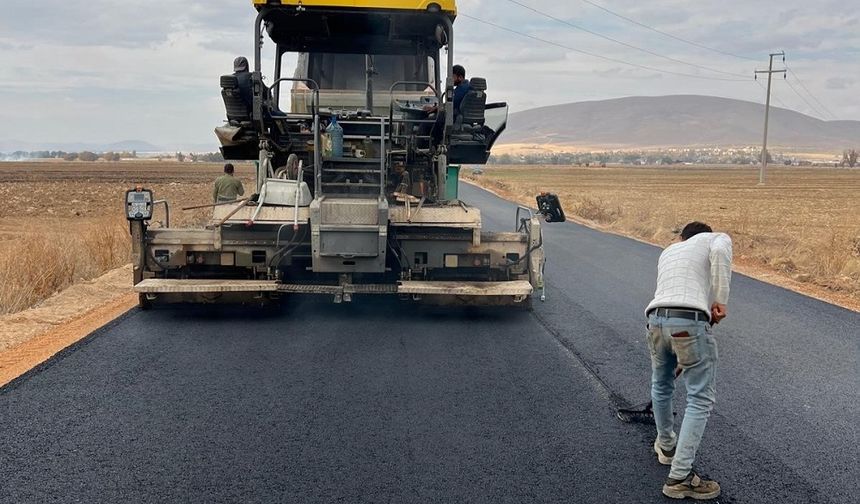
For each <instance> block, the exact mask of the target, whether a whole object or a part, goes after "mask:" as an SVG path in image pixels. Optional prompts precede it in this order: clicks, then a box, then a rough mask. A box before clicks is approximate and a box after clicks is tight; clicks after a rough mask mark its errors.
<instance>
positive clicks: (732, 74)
mask: <svg viewBox="0 0 860 504" xmlns="http://www.w3.org/2000/svg"><path fill="white" fill-rule="evenodd" d="M508 2H510V3H512V4H514V5H519V6H520V7H522V8H524V9H527V10H530V11H532V12H534V13H535V14H539V15H541V16H544V17H546V18H549V19H552V20H553V21H556V22H558V23H562V24H564V25H567V26H569V27H571V28H574V29H576V30H580V31H583V32H585V33H588V34H590V35H594V36H595V37H600V38H602V39H604V40H608V41H610V42H614V43H616V44H620V45H623V46H625V47H629V48H631V49H635V50H637V51H642V52H644V53H646V54H650V55H652V56H656V57H658V58H663V59H665V60H668V61H672V62H675V63H680V64H682V65H687V66H691V67H695V68H699V69H701V70H707V71H709V72H715V73H719V74H724V75H730V76H732V77H746V76H745V75H743V74H737V73H733V72H726V71H724V70H719V69H716V68H711V67H708V66H705V65H699V64H698V63H691V62H689V61H684V60H681V59H677V58H673V57H671V56H666V55H664V54H660V53H658V52H655V51H652V50H650V49H646V48H644V47H639V46H636V45H633V44H629V43H627V42H624V41H623V40H618V39H616V38H612V37H610V36H608V35H604V34H602V33H599V32H596V31H594V30H589V29H588V28H585V27H583V26H579V25H578V24H575V23H571V22H570V21H567V20H565V19H561V18H559V17H556V16H553V15H552V14H548V13H546V12H543V11H540V10H538V9H535V8H534V7H531V6H529V5H526V4H524V3H521V2H518V1H517V0H508Z"/></svg>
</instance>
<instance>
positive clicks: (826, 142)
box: [499, 95, 860, 152]
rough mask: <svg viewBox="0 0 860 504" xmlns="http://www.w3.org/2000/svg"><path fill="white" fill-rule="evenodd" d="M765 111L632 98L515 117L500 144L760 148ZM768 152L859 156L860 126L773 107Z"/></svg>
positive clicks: (727, 102) (731, 103)
mask: <svg viewBox="0 0 860 504" xmlns="http://www.w3.org/2000/svg"><path fill="white" fill-rule="evenodd" d="M763 125H764V105H763V104H760V103H753V102H748V101H742V100H733V99H729V98H719V97H715V96H698V95H673V96H655V97H639V96H634V97H627V98H617V99H612V100H601V101H588V102H578V103H569V104H564V105H554V106H549V107H541V108H535V109H531V110H525V111H522V112H516V113H513V114H511V116H510V118H509V120H508V128H507V130H506V131H505V133H504V134H503V135H502V137H501V138H500V139H499V144H501V145H503V144H537V145H547V146H556V147H558V146H571V147H581V148H587V149H589V150H610V149H643V148H645V149H647V148H657V147H741V146H751V145H761V141H762V134H763ZM769 146H772V147H774V148H782V149H790V150H793V151H809V152H816V151H827V152H830V151H834V150H836V151H838V152H841V151H842V149H845V148H849V147H853V148H860V121H822V120H820V119H816V118H814V117H810V116H808V115H804V114H801V113H800V112H795V111H793V110H788V109H784V108H778V107H773V106H772V107H771V111H770V127H769Z"/></svg>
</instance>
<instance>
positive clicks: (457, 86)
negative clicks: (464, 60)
mask: <svg viewBox="0 0 860 504" xmlns="http://www.w3.org/2000/svg"><path fill="white" fill-rule="evenodd" d="M452 77H453V81H454V99H453V100H452V102H453V103H454V118H455V119H456V118H457V116H458V115H460V105H462V104H463V99H464V98H466V95H467V94H469V91H471V89H472V86H471V84H469V79H467V78H466V69H465V68H463V66H462V65H454V68H453V71H452ZM424 111H425V112H427V115H428V116H432V115H433V114H436V124H434V125H433V130H432V132H431V134H430V136H431V137H432V138H433V143H436V144H438V143H439V142H441V141H442V131H443V130H444V129H445V109H441V110H440V109H439V106H438V105H428V106H426V107H424Z"/></svg>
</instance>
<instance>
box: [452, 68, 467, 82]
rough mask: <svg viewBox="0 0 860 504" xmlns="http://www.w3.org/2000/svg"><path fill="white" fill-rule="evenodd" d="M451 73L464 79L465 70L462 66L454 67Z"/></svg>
mask: <svg viewBox="0 0 860 504" xmlns="http://www.w3.org/2000/svg"><path fill="white" fill-rule="evenodd" d="M453 73H454V75H456V76H458V77H463V78H464V79H465V78H466V69H465V68H463V65H454V70H453Z"/></svg>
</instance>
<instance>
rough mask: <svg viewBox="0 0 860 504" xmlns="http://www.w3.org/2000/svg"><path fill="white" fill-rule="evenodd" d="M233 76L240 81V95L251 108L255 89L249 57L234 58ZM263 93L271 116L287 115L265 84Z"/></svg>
mask: <svg viewBox="0 0 860 504" xmlns="http://www.w3.org/2000/svg"><path fill="white" fill-rule="evenodd" d="M233 76H234V77H236V80H237V81H238V82H239V95H240V96H241V97H242V101H243V102H245V105H247V106H248V110H251V109H252V108H253V107H254V91H253V83H252V81H251V71H250V67H249V65H248V58H246V57H244V56H239V57H238V58H236V59H234V60H233ZM263 95H264V96H265V97H266V98H267V99H268V105H269V108H267V109H266V110H269V114H270V115H271V116H275V117H278V116H286V114H285V113H284V112H282V111H281V110H280V109H279V108H278V107H276V106H275V104H274V102H273V101H272V92H271V90H270V89H269V88H268V87H266V86H265V85H264V86H263Z"/></svg>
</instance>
